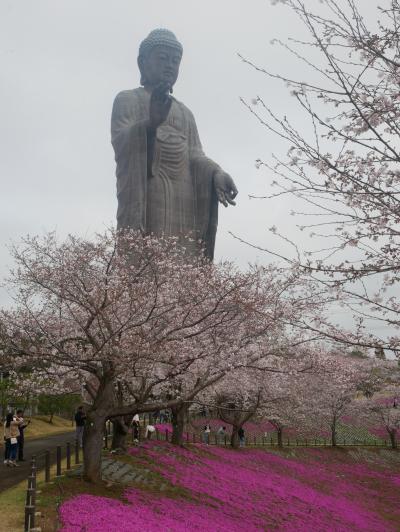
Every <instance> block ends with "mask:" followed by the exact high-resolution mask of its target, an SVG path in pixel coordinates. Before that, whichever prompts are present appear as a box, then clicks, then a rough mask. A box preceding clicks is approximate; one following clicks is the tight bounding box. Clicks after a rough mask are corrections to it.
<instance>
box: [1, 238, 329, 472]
mask: <svg viewBox="0 0 400 532" xmlns="http://www.w3.org/2000/svg"><path fill="white" fill-rule="evenodd" d="M13 256H14V259H15V262H16V267H15V269H14V270H13V272H12V274H11V279H10V281H9V286H10V290H12V291H13V294H14V299H15V307H14V308H13V309H11V310H10V309H8V310H3V311H2V312H1V317H0V319H1V322H2V324H3V327H2V334H1V342H2V346H3V349H4V350H5V351H6V352H7V353H8V355H10V356H11V358H12V359H13V360H14V361H15V363H16V364H27V365H29V366H30V367H36V368H38V370H40V371H42V372H45V373H46V375H47V376H48V378H49V379H55V380H56V382H59V383H62V381H63V379H64V378H68V379H70V380H71V379H72V380H73V381H74V382H75V383H76V384H77V385H78V386H80V387H81V388H82V390H84V392H85V394H86V395H87V397H88V400H89V402H90V404H89V407H88V411H87V425H86V431H85V445H84V459H85V477H86V478H87V479H88V480H91V481H95V482H96V481H98V480H99V479H100V463H101V449H102V436H103V426H104V423H105V421H106V420H107V419H115V418H119V419H120V420H123V417H124V416H127V415H131V414H132V413H134V412H152V411H155V410H159V409H161V408H175V407H177V408H178V407H179V408H180V407H181V406H182V405H185V404H188V403H190V401H192V400H193V399H194V398H195V397H196V396H197V394H199V393H200V392H201V391H202V390H203V389H204V388H205V387H206V386H209V385H210V384H212V383H213V382H215V381H216V380H218V379H219V378H222V376H223V375H224V374H225V373H226V372H228V371H229V370H230V369H231V368H233V367H235V364H236V360H242V359H241V358H240V357H238V354H239V353H244V352H245V349H247V351H248V353H249V354H247V355H245V356H247V357H248V356H253V355H254V357H255V359H257V357H260V356H262V348H261V346H262V343H261V339H262V340H263V342H264V343H267V342H268V340H269V339H271V338H273V337H274V331H276V330H277V329H278V328H279V327H285V326H287V325H286V323H287V322H290V319H291V316H294V315H295V314H296V313H297V314H299V313H305V312H313V311H315V308H316V307H317V306H318V304H319V302H318V301H317V300H316V299H317V298H315V295H314V292H313V290H312V287H311V288H308V287H307V286H303V285H302V284H301V283H300V284H299V283H298V276H296V274H295V273H292V272H290V271H289V272H287V271H285V270H283V269H278V268H276V267H272V266H271V267H268V268H251V269H250V270H249V271H246V272H240V271H238V270H237V269H236V268H234V267H233V266H232V265H231V264H220V265H214V264H211V263H209V262H203V261H199V260H197V259H194V258H191V257H190V256H188V255H187V254H185V252H184V251H183V250H182V249H181V248H180V247H179V246H178V245H177V243H176V241H175V240H173V239H172V240H163V239H155V238H151V237H146V238H144V237H142V235H139V234H137V233H133V232H125V233H116V232H114V231H108V232H106V233H105V234H103V235H98V236H97V237H96V239H94V240H87V239H83V238H77V237H73V236H70V237H68V238H67V239H66V240H65V241H64V242H61V243H59V242H58V241H57V238H56V236H55V235H54V234H49V235H47V236H45V237H43V238H37V237H33V238H31V237H28V238H27V239H25V240H24V242H23V244H22V245H21V246H19V247H15V248H14V249H13ZM296 283H297V284H298V286H297V285H296ZM299 295H300V296H302V297H299ZM278 324H279V325H278ZM275 336H276V335H275ZM260 350H261V351H260ZM121 423H122V422H121Z"/></svg>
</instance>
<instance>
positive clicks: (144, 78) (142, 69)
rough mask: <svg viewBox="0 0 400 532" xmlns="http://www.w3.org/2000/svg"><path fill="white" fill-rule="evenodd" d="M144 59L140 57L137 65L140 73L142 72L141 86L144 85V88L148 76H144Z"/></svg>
mask: <svg viewBox="0 0 400 532" xmlns="http://www.w3.org/2000/svg"><path fill="white" fill-rule="evenodd" d="M143 62H144V58H143V56H141V55H139V57H138V58H137V64H138V67H139V71H140V85H142V86H143V87H144V86H145V85H146V81H147V80H146V76H145V74H144V64H143Z"/></svg>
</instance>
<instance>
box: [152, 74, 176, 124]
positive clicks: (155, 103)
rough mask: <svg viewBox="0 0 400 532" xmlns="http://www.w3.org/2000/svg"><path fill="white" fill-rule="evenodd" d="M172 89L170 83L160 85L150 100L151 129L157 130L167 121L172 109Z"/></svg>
mask: <svg viewBox="0 0 400 532" xmlns="http://www.w3.org/2000/svg"><path fill="white" fill-rule="evenodd" d="M170 90H171V87H170V86H169V85H168V83H165V82H162V83H159V84H158V85H157V86H156V87H155V89H154V90H153V92H152V93H151V98H150V127H151V128H153V129H156V128H157V127H158V126H160V125H161V124H162V123H163V122H165V120H166V119H167V116H168V113H169V111H170V109H171V105H172V98H171V96H170V95H169V93H170Z"/></svg>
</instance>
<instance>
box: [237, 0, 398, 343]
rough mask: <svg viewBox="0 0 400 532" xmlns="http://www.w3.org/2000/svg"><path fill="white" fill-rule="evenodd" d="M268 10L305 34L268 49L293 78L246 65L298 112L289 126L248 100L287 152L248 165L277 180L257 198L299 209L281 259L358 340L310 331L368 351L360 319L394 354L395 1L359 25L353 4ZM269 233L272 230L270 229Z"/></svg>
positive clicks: (328, 2)
mask: <svg viewBox="0 0 400 532" xmlns="http://www.w3.org/2000/svg"><path fill="white" fill-rule="evenodd" d="M273 3H274V4H284V6H285V7H286V8H287V9H290V10H291V11H292V12H294V13H295V14H296V15H297V16H298V18H299V22H301V24H302V25H303V26H304V28H305V30H306V33H307V34H308V37H305V38H303V39H298V40H296V39H293V38H292V39H290V41H289V42H287V43H286V42H282V41H280V40H278V39H276V40H275V41H274V43H275V44H278V45H281V46H282V47H283V49H284V50H286V51H287V52H289V54H291V55H292V57H293V58H294V59H295V60H296V61H298V62H299V63H300V66H301V68H302V79H301V80H296V79H293V78H292V77H291V76H290V75H285V74H281V73H278V74H276V73H274V72H270V71H268V69H262V68H260V67H258V66H256V65H254V64H252V63H251V62H250V61H248V60H246V61H247V63H249V64H250V65H252V66H253V67H255V68H257V69H258V70H259V71H261V72H263V73H265V74H266V75H267V76H268V77H269V78H270V79H275V80H278V81H281V82H283V83H284V84H285V85H286V86H287V87H288V90H289V91H290V92H291V95H292V96H293V97H294V98H295V100H296V101H297V103H298V106H299V112H300V115H299V116H300V118H299V121H298V122H297V121H296V118H295V117H287V116H285V117H280V116H277V114H276V113H275V112H274V110H273V109H272V108H271V107H270V106H269V105H268V103H266V101H265V100H264V99H263V98H262V97H258V98H256V99H255V100H254V102H253V104H254V105H256V106H254V105H252V104H251V103H246V105H247V106H248V108H249V109H250V111H251V112H252V113H253V114H254V115H255V116H256V117H257V118H258V119H259V120H260V122H261V123H262V124H263V125H264V126H265V127H266V128H267V129H268V130H269V131H270V132H272V133H273V134H275V135H277V136H279V138H280V139H282V140H283V141H284V142H286V143H287V146H288V151H287V156H286V157H284V156H283V157H280V156H278V155H276V156H274V162H269V161H264V160H262V159H260V160H258V162H257V165H258V166H260V167H261V166H263V167H266V168H267V169H268V170H269V171H271V172H273V174H274V175H275V180H274V182H273V185H274V186H275V187H276V189H277V190H275V192H273V191H272V192H271V193H270V194H268V196H267V197H269V198H281V197H282V196H285V195H290V196H292V197H294V203H295V205H298V206H299V207H298V209H296V208H295V210H294V211H293V212H292V214H293V215H294V216H295V218H296V221H297V224H298V227H299V229H300V230H301V240H300V238H299V239H296V243H293V246H294V248H295V254H294V255H292V256H290V254H286V253H284V254H282V253H281V254H280V255H281V257H282V258H284V259H285V260H287V261H289V262H291V263H297V264H299V265H301V267H302V268H303V270H304V271H307V272H309V273H310V274H311V275H312V276H313V277H314V278H315V279H317V280H318V281H319V282H320V283H321V284H322V286H325V287H326V289H327V290H329V291H330V293H331V294H334V295H335V296H336V298H337V299H340V300H341V301H342V304H343V305H344V306H346V307H348V308H350V310H351V311H352V312H353V313H354V314H355V316H356V322H355V325H357V326H358V331H359V332H360V334H359V335H357V334H348V333H345V332H343V331H341V330H340V329H339V328H337V327H334V326H333V325H332V323H330V322H324V321H323V320H321V321H318V320H317V321H315V322H314V323H312V324H308V325H309V326H310V327H313V328H315V329H316V330H319V331H324V332H325V333H326V334H327V335H329V336H331V337H333V338H336V339H340V340H343V341H347V342H350V343H353V344H355V345H357V344H358V345H361V346H362V345H363V344H364V345H369V346H371V347H374V346H375V345H376V342H377V338H374V336H373V335H372V334H370V330H369V329H368V328H363V322H364V320H367V321H368V320H369V319H375V320H378V321H379V322H381V324H386V325H387V326H388V327H390V328H386V329H385V332H386V334H385V337H384V338H383V339H381V340H378V341H379V343H380V345H381V346H382V348H390V349H393V350H398V349H399V347H400V340H399V335H398V334H397V332H396V330H397V329H398V328H399V325H400V318H399V315H400V314H399V311H400V306H399V301H398V298H397V297H396V294H397V293H398V287H399V271H400V263H399V257H400V240H399V227H400V223H399V222H400V195H399V194H400V171H399V162H400V151H399V146H400V143H399V126H398V124H399V116H400V96H399V69H400V47H399V43H400V31H399V27H400V26H399V22H400V4H399V2H398V0H382V1H381V2H380V6H378V5H377V6H376V17H374V18H373V19H372V20H369V21H368V22H367V21H366V18H365V17H364V15H363V6H364V5H365V2H363V1H361V0H360V1H356V0H343V1H341V2H337V1H336V0H324V1H323V2H317V1H307V2H304V1H303V0H280V1H279V0H275V1H273ZM369 7H370V6H369ZM272 231H273V232H275V233H278V234H279V231H278V230H277V229H276V227H273V228H272ZM306 233H307V234H308V235H309V236H310V237H314V238H316V239H318V243H315V244H314V245H312V246H310V248H309V249H304V246H303V244H302V245H301V246H300V245H298V242H300V241H301V242H303V243H304V236H305V234H306ZM321 240H322V244H321ZM285 241H286V243H287V242H289V240H288V239H287V238H285ZM269 251H271V252H273V250H269ZM274 254H276V253H274ZM393 330H394V333H393ZM361 333H362V334H361Z"/></svg>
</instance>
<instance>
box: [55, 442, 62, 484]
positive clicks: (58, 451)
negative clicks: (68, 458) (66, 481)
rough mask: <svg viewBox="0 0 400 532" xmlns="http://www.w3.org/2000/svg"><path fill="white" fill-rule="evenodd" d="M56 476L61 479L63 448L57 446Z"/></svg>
mask: <svg viewBox="0 0 400 532" xmlns="http://www.w3.org/2000/svg"><path fill="white" fill-rule="evenodd" d="M56 476H57V477H61V447H60V445H57V448H56Z"/></svg>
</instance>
